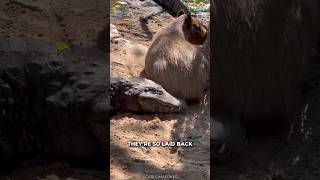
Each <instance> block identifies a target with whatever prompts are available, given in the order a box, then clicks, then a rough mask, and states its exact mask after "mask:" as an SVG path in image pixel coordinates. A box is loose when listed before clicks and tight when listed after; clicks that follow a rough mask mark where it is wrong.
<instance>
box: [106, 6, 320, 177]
mask: <svg viewBox="0 0 320 180" xmlns="http://www.w3.org/2000/svg"><path fill="white" fill-rule="evenodd" d="M126 2H130V1H126ZM133 4H134V3H133ZM129 5H130V3H129ZM131 5H132V4H131ZM139 5H140V6H134V5H132V7H133V8H132V9H133V10H132V9H131V10H132V11H131V12H132V13H133V14H135V15H134V16H132V18H129V19H127V20H125V21H122V20H119V19H117V18H111V23H112V24H114V25H115V26H116V28H117V29H118V31H119V33H120V35H121V38H123V39H126V40H128V41H126V40H121V39H120V40H115V41H112V42H111V73H112V74H123V75H135V76H136V75H139V73H140V71H141V70H142V69H143V55H144V53H145V52H146V49H147V46H148V45H149V44H150V40H151V37H152V34H154V33H155V32H156V31H157V29H158V28H160V27H161V26H164V25H166V24H167V23H168V22H170V20H171V17H170V16H168V14H166V13H165V12H162V13H161V11H160V10H159V11H160V12H159V13H155V12H154V9H153V10H150V9H148V8H145V6H144V5H141V4H139ZM139 7H143V8H139ZM135 10H136V11H135ZM150 12H153V14H155V15H152V13H150ZM146 17H149V18H147V20H145V19H146ZM141 19H144V20H143V21H141ZM143 22H144V23H143ZM146 26H147V27H148V30H146V29H145V27H146ZM318 69H319V68H318ZM318 75H319V74H318ZM318 77H319V76H318ZM318 82H320V81H319V79H318ZM319 100H320V90H314V91H313V92H312V93H311V94H310V95H309V96H308V98H307V104H308V105H307V106H306V109H305V113H303V114H302V116H301V121H300V122H297V123H296V125H295V127H296V128H295V130H293V131H292V132H291V133H290V134H289V135H288V136H265V137H261V136H260V137H254V138H251V139H250V140H249V143H248V146H247V148H246V149H245V150H244V151H243V152H241V153H240V154H238V155H234V156H232V157H231V158H230V159H229V160H228V161H225V162H216V163H214V164H212V165H211V168H212V169H213V172H214V173H213V174H211V175H210V173H209V171H210V166H209V156H208V153H209V149H210V147H209V136H208V135H207V134H209V122H208V112H209V111H208V109H206V108H208V106H206V107H205V108H204V109H205V110H206V111H205V114H201V113H199V112H201V110H203V108H201V107H190V108H189V109H188V111H187V113H186V114H176V115H161V114H148V115H134V114H119V115H117V116H115V117H113V118H112V119H111V156H110V157H111V162H110V164H111V178H112V179H146V178H147V177H148V175H150V174H151V175H152V174H155V175H158V174H167V175H173V174H175V175H178V176H177V177H178V179H190V180H191V179H209V177H211V179H214V180H317V179H320V122H319V118H320V101H319ZM200 119H201V120H200ZM189 138H190V139H192V140H193V141H194V142H196V143H198V145H197V147H194V148H185V149H178V150H177V149H175V148H155V147H153V148H130V147H128V145H127V141H134V140H135V141H139V140H140V141H142V140H149V141H155V140H159V141H169V140H174V139H189Z"/></svg>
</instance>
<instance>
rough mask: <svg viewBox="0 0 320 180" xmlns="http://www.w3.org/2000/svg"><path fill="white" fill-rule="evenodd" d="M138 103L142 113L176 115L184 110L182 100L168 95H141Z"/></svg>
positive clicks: (184, 106)
mask: <svg viewBox="0 0 320 180" xmlns="http://www.w3.org/2000/svg"><path fill="white" fill-rule="evenodd" d="M138 102H139V104H140V106H141V108H142V109H143V110H144V111H149V112H163V113H178V112H182V111H184V110H185V108H186V103H185V102H184V101H183V100H178V99H177V98H175V97H173V96H171V95H170V94H169V93H164V94H162V95H157V94H152V93H143V94H140V96H139V98H138Z"/></svg>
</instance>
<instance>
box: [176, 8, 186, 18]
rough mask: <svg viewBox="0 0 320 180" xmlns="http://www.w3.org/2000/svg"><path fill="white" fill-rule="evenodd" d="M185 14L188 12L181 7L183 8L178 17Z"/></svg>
mask: <svg viewBox="0 0 320 180" xmlns="http://www.w3.org/2000/svg"><path fill="white" fill-rule="evenodd" d="M184 14H186V12H184V10H183V9H181V10H180V11H179V12H178V15H177V17H179V16H181V15H184Z"/></svg>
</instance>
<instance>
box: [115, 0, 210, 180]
mask: <svg viewBox="0 0 320 180" xmlns="http://www.w3.org/2000/svg"><path fill="white" fill-rule="evenodd" d="M125 2H128V4H129V6H130V13H132V14H134V16H132V18H129V19H128V20H123V19H117V18H116V17H112V18H111V21H110V23H112V24H114V25H115V26H116V28H117V29H118V31H119V33H120V35H121V38H120V39H119V38H118V39H115V40H111V44H110V46H111V54H110V56H111V59H110V61H111V62H110V65H111V74H124V75H132V76H138V75H139V74H140V72H141V71H142V70H143V66H144V55H145V53H146V50H147V47H148V45H150V42H151V39H152V36H153V34H154V33H155V32H156V31H157V30H158V29H159V28H161V27H162V26H165V25H166V24H168V23H169V22H170V21H171V20H172V17H171V16H170V15H169V14H167V13H166V12H163V11H162V10H161V8H159V7H158V6H157V5H156V4H155V3H154V2H152V1H144V2H140V1H139V2H137V1H125ZM136 3H140V4H136ZM123 39H125V40H123ZM208 117H209V106H208V105H206V106H190V107H189V108H188V110H187V111H186V112H185V113H184V114H140V115H136V114H127V113H124V114H123V113H119V114H118V115H116V116H114V117H112V118H111V121H110V130H111V131H110V139H111V142H110V144H111V148H110V149H111V154H110V160H111V161H110V164H111V169H110V171H111V179H139V180H140V179H141V180H143V179H148V178H151V177H152V176H157V175H158V176H159V175H168V176H169V175H172V176H173V177H174V178H175V179H185V180H189V179H190V180H192V179H199V180H200V179H209V174H210V173H209V172H210V167H209V165H210V162H209V156H210V148H209V137H210V131H209V128H210V127H209V118H208ZM128 141H192V142H193V144H194V147H179V148H178V147H128ZM167 179H169V178H167Z"/></svg>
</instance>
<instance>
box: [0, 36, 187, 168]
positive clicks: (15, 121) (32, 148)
mask: <svg viewBox="0 0 320 180" xmlns="http://www.w3.org/2000/svg"><path fill="white" fill-rule="evenodd" d="M105 57H106V54H104V53H103V52H101V51H99V50H97V49H84V48H79V47H71V48H70V49H66V50H64V51H63V52H58V51H57V48H56V47H55V45H53V44H50V43H46V42H42V41H38V40H28V41H23V40H17V39H15V40H13V39H11V40H9V39H4V38H3V39H0V159H7V160H9V161H10V160H11V159H13V158H15V157H21V156H24V155H30V154H39V153H45V154H50V155H54V156H59V157H67V158H72V159H77V160H79V161H81V160H87V159H88V160H91V159H100V160H101V157H104V156H105V155H106V154H107V150H108V148H107V144H106V142H107V141H106V138H107V121H108V117H109V115H110V114H109V110H108V107H109V99H111V100H112V101H111V104H110V105H111V111H112V112H116V111H119V110H123V111H149V112H150V111H151V112H170V113H171V112H180V111H181V110H183V107H184V106H183V105H184V103H183V102H181V101H179V100H177V99H176V98H174V97H172V96H171V95H170V94H168V93H167V92H166V91H165V90H164V89H163V88H162V87H161V86H159V85H157V84H155V83H154V82H152V81H150V80H146V79H143V78H133V79H131V80H128V79H125V78H120V77H117V78H111V84H110V89H109V88H108V82H109V77H108V73H107V72H108V71H107V68H106V67H107V64H106V63H107V61H106V58H105ZM109 92H110V97H109V95H108V94H109ZM0 165H1V164H0Z"/></svg>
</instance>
